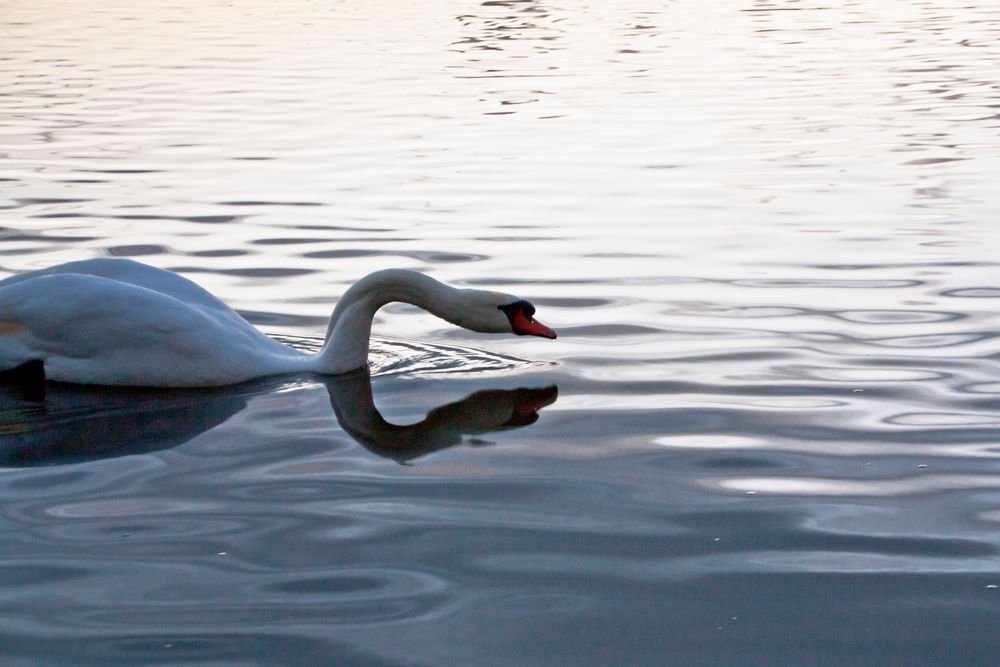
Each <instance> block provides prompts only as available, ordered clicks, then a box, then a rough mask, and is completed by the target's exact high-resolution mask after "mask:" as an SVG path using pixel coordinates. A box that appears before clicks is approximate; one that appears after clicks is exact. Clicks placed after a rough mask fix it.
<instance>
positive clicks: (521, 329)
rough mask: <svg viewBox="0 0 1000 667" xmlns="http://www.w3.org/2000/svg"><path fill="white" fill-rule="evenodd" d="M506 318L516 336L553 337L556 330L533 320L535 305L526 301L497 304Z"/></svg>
mask: <svg viewBox="0 0 1000 667" xmlns="http://www.w3.org/2000/svg"><path fill="white" fill-rule="evenodd" d="M498 308H500V310H502V311H503V313H504V315H506V316H507V319H508V320H510V329H511V331H513V332H514V333H515V334H517V335H518V336H541V337H542V338H555V337H556V332H555V331H553V330H552V329H550V328H548V327H547V326H545V325H544V324H542V323H541V322H538V321H536V320H535V307H534V306H533V305H531V303H530V302H528V301H515V302H514V303H511V304H508V305H506V306H498Z"/></svg>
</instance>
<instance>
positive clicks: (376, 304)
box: [310, 269, 462, 373]
mask: <svg viewBox="0 0 1000 667" xmlns="http://www.w3.org/2000/svg"><path fill="white" fill-rule="evenodd" d="M461 294H462V290H457V289H455V288H453V287H449V286H447V285H445V284H443V283H440V282H438V281H437V280H434V279H433V278H430V277H428V276H425V275H423V274H422V273H417V272H415V271H406V270H401V269H389V270H386V271H377V272H375V273H373V274H371V275H369V276H366V277H364V278H362V279H361V280H359V281H358V282H356V283H355V284H354V285H353V286H352V287H351V288H350V289H348V290H347V292H345V293H344V296H342V297H341V299H340V301H339V302H338V303H337V307H336V309H335V310H334V311H333V315H332V316H331V317H330V326H329V327H328V328H327V331H326V343H325V344H324V345H323V349H322V350H321V351H320V353H319V354H318V355H316V357H315V358H314V361H313V363H312V366H313V367H312V368H310V370H313V371H316V372H319V373H344V372H347V371H350V370H353V369H355V368H361V367H364V366H366V365H367V363H368V339H369V338H370V337H371V330H372V319H373V318H374V317H375V313H376V311H378V309H379V308H381V307H382V306H384V305H386V304H387V303H391V302H394V301H401V302H403V303H409V304H412V305H414V306H419V307H420V308H423V309H424V310H426V311H428V312H430V313H432V314H434V315H437V316H438V317H440V318H441V319H444V320H447V321H449V322H451V323H452V324H457V325H458V326H462V322H461V312H462V309H461V307H460V301H461Z"/></svg>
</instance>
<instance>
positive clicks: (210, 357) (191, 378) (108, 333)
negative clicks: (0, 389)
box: [0, 259, 286, 386]
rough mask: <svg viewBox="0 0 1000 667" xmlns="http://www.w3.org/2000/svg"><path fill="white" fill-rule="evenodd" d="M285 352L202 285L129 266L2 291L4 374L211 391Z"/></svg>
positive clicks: (121, 263) (84, 266) (96, 268)
mask: <svg viewBox="0 0 1000 667" xmlns="http://www.w3.org/2000/svg"><path fill="white" fill-rule="evenodd" d="M285 352H286V350H285V348H284V346H282V345H281V344H280V343H278V342H277V341H274V340H273V339H270V338H268V337H267V336H265V335H264V334H262V333H261V332H260V331H258V330H257V329H255V328H254V327H253V326H251V325H250V324H249V323H248V322H247V321H246V320H244V319H243V318H241V317H240V316H239V315H238V314H237V313H236V312H235V311H233V310H232V309H231V308H229V307H228V306H226V305H225V304H224V303H222V302H221V301H219V300H218V299H216V298H215V297H214V296H212V295H211V294H209V293H208V292H206V291H205V290H204V289H202V288H201V287H199V286H198V285H196V284H195V283H193V282H191V281H189V280H187V279H185V278H183V277H181V276H179V275H177V274H173V273H170V272H168V271H162V270H160V269H156V268H153V267H148V266H144V265H142V264H138V263H136V262H132V261H130V260H115V259H97V260H86V261H83V262H72V263H70V264H63V265H61V266H57V267H53V268H51V269H43V270H40V271H31V272H29V273H24V274H19V275H16V276H13V277H12V278H8V279H6V280H4V281H0V371H2V370H7V369H11V368H15V367H17V366H20V365H22V364H25V363H28V362H31V361H42V362H43V365H44V371H45V376H46V377H47V378H49V379H54V380H61V381H66V382H80V383H87V384H110V385H123V384H143V385H154V386H208V385H218V384H229V383H232V382H239V381H242V380H245V379H249V378H250V377H255V376H256V375H258V374H260V373H261V372H266V371H267V370H269V366H268V364H269V363H270V362H271V361H272V356H273V355H274V354H276V353H285Z"/></svg>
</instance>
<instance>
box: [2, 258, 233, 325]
mask: <svg viewBox="0 0 1000 667" xmlns="http://www.w3.org/2000/svg"><path fill="white" fill-rule="evenodd" d="M63 274H78V275H86V276H97V277H101V278H108V279H110V280H114V281H117V282H120V283H126V284H128V285H135V286H137V287H143V288H145V289H147V290H150V291H153V292H159V293H160V294H164V295H166V296H170V297H173V298H175V299H177V300H179V301H182V302H183V303H186V304H188V305H189V306H192V307H195V308H201V309H204V310H207V311H209V312H213V313H216V314H217V315H222V316H225V317H227V318H238V319H242V318H240V316H239V314H237V313H236V311H234V310H233V309H232V308H230V307H229V306H227V305H226V304H225V303H223V302H222V301H220V300H219V299H218V298H217V297H215V296H214V295H212V293H211V292H209V291H208V290H206V289H205V288H203V287H201V286H200V285H198V284H197V283H194V282H192V281H190V280H188V279H187V278H185V277H184V276H181V275H179V274H177V273H174V272H173V271H164V270H163V269H158V268H156V267H153V266H149V265H148V264H141V263H139V262H135V261H133V260H131V259H124V258H111V257H101V258H96V259H85V260H81V261H78V262H67V263H66V264H59V265H58V266H52V267H49V268H47V269H39V270H37V271H27V272H25V273H19V274H16V275H13V276H10V277H9V278H6V279H4V280H0V289H3V288H4V287H7V286H10V285H15V284H17V283H22V282H25V281H29V280H35V279H37V278H40V277H42V276H53V275H63Z"/></svg>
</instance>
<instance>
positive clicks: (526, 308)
mask: <svg viewBox="0 0 1000 667" xmlns="http://www.w3.org/2000/svg"><path fill="white" fill-rule="evenodd" d="M497 307H498V308H499V309H500V310H502V311H503V313H504V315H506V316H507V319H508V320H510V322H511V324H514V320H515V319H517V316H518V315H521V316H523V317H526V318H527V319H528V320H529V321H530V320H531V318H533V317H534V316H535V307H534V306H533V305H531V302H529V301H515V302H514V303H508V304H507V305H506V306H497Z"/></svg>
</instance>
